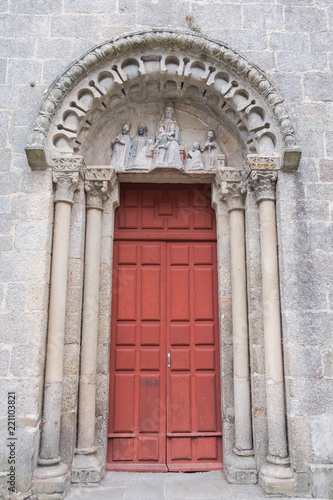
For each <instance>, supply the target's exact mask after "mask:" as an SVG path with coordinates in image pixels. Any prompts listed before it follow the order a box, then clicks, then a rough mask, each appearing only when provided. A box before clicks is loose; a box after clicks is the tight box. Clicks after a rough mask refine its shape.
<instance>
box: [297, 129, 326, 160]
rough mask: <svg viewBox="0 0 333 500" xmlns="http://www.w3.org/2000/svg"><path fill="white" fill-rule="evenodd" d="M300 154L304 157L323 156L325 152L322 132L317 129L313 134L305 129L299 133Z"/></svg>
mask: <svg viewBox="0 0 333 500" xmlns="http://www.w3.org/2000/svg"><path fill="white" fill-rule="evenodd" d="M301 145H302V155H303V156H304V157H310V158H315V157H319V158H320V157H323V156H324V154H325V144H324V132H321V131H317V132H316V133H315V134H314V133H313V132H311V131H310V130H309V131H308V130H305V131H304V132H302V135H301Z"/></svg>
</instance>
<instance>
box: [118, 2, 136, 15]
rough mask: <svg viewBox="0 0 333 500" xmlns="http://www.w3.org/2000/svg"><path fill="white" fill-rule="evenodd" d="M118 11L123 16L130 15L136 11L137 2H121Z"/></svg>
mask: <svg viewBox="0 0 333 500" xmlns="http://www.w3.org/2000/svg"><path fill="white" fill-rule="evenodd" d="M118 10H119V12H120V13H121V14H123V13H124V14H125V13H126V14H128V13H130V12H135V11H136V1H135V0H119V1H118Z"/></svg>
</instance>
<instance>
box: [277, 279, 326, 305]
mask: <svg viewBox="0 0 333 500" xmlns="http://www.w3.org/2000/svg"><path fill="white" fill-rule="evenodd" d="M326 293H327V290H326V287H324V286H323V285H322V284H321V283H309V282H299V283H286V284H283V286H282V287H281V295H283V300H284V301H285V302H284V303H285V304H290V307H292V308H293V309H319V308H322V307H323V306H324V308H325V307H327V299H326Z"/></svg>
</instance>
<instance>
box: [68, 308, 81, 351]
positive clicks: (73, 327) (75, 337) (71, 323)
mask: <svg viewBox="0 0 333 500" xmlns="http://www.w3.org/2000/svg"><path fill="white" fill-rule="evenodd" d="M80 336H81V314H78V313H69V312H67V313H66V327H65V339H66V342H67V343H68V344H70V343H73V342H80Z"/></svg>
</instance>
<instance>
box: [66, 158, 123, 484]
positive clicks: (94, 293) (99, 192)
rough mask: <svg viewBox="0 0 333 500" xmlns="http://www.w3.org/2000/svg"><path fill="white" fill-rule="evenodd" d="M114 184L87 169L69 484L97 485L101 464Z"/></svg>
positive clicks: (103, 171)
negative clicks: (103, 271) (104, 304)
mask: <svg viewBox="0 0 333 500" xmlns="http://www.w3.org/2000/svg"><path fill="white" fill-rule="evenodd" d="M114 182H115V172H114V169H113V168H111V167H87V168H86V171H85V190H86V192H87V223H86V245H85V272H84V296H83V322H82V340H81V370H80V385H79V412H78V447H77V449H76V450H75V457H74V463H73V472H72V482H74V483H98V482H99V481H100V479H101V477H102V470H103V462H102V460H101V459H100V457H99V456H98V454H97V447H96V445H95V410H96V404H95V402H96V376H97V341H98V305H99V276H100V253H101V226H102V212H103V203H104V201H105V200H106V199H107V198H108V195H107V193H108V190H109V189H110V188H112V187H113V185H114Z"/></svg>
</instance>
